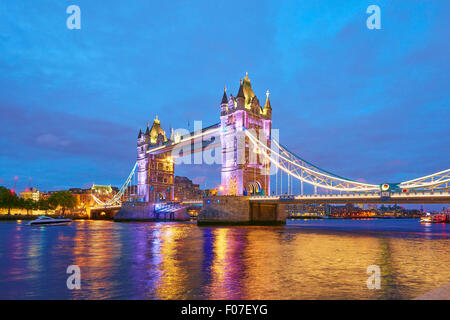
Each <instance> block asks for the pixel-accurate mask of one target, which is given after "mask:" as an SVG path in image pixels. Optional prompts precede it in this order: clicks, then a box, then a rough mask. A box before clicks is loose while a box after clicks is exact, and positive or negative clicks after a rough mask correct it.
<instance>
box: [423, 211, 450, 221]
mask: <svg viewBox="0 0 450 320" xmlns="http://www.w3.org/2000/svg"><path fill="white" fill-rule="evenodd" d="M420 222H427V223H445V222H450V214H445V213H437V214H431V213H429V212H427V213H426V215H424V216H422V217H421V218H420Z"/></svg>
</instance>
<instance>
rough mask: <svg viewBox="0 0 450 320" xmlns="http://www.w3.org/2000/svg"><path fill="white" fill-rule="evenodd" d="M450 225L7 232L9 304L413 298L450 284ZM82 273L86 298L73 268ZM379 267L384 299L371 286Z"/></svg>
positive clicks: (4, 269) (0, 253) (100, 224)
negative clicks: (71, 280)
mask: <svg viewBox="0 0 450 320" xmlns="http://www.w3.org/2000/svg"><path fill="white" fill-rule="evenodd" d="M449 231H450V226H449V225H448V224H447V225H443V224H440V225H421V224H420V223H419V222H418V221H417V220H409V219H408V220H390V221H383V220H367V221H355V220H321V221H318V220H309V221H299V220H296V221H290V222H288V225H287V226H285V227H217V228H214V227H197V226H196V224H195V223H162V222H161V223H114V222H110V221H75V222H73V223H72V224H71V225H70V226H58V227H27V226H26V225H24V223H16V222H1V223H0V272H1V275H2V277H1V278H0V298H1V299H410V298H414V297H416V296H419V295H421V294H423V293H425V292H427V291H429V290H432V289H434V288H436V287H438V286H441V285H444V284H446V283H448V282H450V274H449V273H448V266H449V265H450V247H449V241H450V240H449V234H450V232H449ZM71 264H76V265H78V266H80V268H81V290H74V291H70V290H68V289H67V287H66V280H67V277H68V276H69V275H68V274H66V269H67V267H68V266H69V265H71ZM369 265H378V266H380V267H381V271H382V288H381V290H369V289H367V286H366V280H367V278H368V276H369V275H368V274H367V273H366V270H367V267H368V266H369Z"/></svg>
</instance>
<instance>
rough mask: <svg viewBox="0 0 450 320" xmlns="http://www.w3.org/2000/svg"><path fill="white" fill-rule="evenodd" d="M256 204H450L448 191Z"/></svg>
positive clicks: (262, 199)
mask: <svg viewBox="0 0 450 320" xmlns="http://www.w3.org/2000/svg"><path fill="white" fill-rule="evenodd" d="M250 202H256V203H280V202H283V203H292V204H295V203H405V204H406V203H450V192H449V191H435V192H411V193H401V192H399V193H392V194H391V195H390V197H381V195H380V194H379V193H367V194H342V195H303V196H289V195H281V196H253V197H250Z"/></svg>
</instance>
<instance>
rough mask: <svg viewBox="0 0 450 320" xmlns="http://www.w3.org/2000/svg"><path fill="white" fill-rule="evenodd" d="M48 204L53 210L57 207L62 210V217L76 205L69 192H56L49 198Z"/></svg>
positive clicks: (75, 200)
mask: <svg viewBox="0 0 450 320" xmlns="http://www.w3.org/2000/svg"><path fill="white" fill-rule="evenodd" d="M48 203H49V204H50V206H52V207H53V208H57V207H58V206H59V207H61V209H62V215H64V213H65V212H66V209H72V208H74V207H75V205H76V203H77V199H76V198H75V197H74V196H73V194H72V193H70V192H69V191H58V192H55V193H54V194H52V195H51V196H50V198H49V199H48Z"/></svg>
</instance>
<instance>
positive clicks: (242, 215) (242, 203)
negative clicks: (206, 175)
mask: <svg viewBox="0 0 450 320" xmlns="http://www.w3.org/2000/svg"><path fill="white" fill-rule="evenodd" d="M286 217H287V213H286V210H285V205H284V204H282V203H271V204H264V203H257V202H251V201H250V197H246V196H239V197H237V196H215V197H209V198H205V199H204V200H203V208H202V210H201V211H200V213H199V215H198V217H197V224H198V225H284V224H286Z"/></svg>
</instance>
